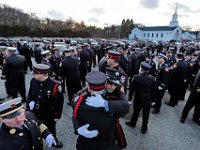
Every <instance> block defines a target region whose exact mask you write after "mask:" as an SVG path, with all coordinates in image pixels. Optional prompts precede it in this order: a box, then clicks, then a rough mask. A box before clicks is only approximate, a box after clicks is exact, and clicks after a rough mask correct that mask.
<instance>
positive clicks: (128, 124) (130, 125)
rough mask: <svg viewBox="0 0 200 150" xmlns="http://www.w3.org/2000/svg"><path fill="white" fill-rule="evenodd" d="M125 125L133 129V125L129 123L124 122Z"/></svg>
mask: <svg viewBox="0 0 200 150" xmlns="http://www.w3.org/2000/svg"><path fill="white" fill-rule="evenodd" d="M125 124H126V125H127V126H129V127H132V128H135V125H133V124H132V123H131V122H125Z"/></svg>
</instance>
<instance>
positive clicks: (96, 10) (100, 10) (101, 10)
mask: <svg viewBox="0 0 200 150" xmlns="http://www.w3.org/2000/svg"><path fill="white" fill-rule="evenodd" d="M89 13H92V14H94V15H102V14H103V13H105V9H104V8H92V9H90V10H89Z"/></svg>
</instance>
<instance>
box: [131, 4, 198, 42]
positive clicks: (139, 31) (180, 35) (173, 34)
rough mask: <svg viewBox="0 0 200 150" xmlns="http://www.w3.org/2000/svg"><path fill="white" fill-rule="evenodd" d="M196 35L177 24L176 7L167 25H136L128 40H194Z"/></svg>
mask: <svg viewBox="0 0 200 150" xmlns="http://www.w3.org/2000/svg"><path fill="white" fill-rule="evenodd" d="M196 38H197V37H196V35H195V34H193V33H192V32H191V33H190V32H184V31H183V30H182V29H181V27H180V26H179V25H178V15H177V7H176V9H175V12H174V14H173V16H172V20H171V21H170V24H169V26H149V27H140V28H139V27H136V28H134V29H133V30H132V31H131V34H129V39H130V40H136V39H137V40H145V41H171V40H175V41H180V40H195V39H196Z"/></svg>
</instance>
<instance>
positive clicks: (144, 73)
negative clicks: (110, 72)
mask: <svg viewBox="0 0 200 150" xmlns="http://www.w3.org/2000/svg"><path fill="white" fill-rule="evenodd" d="M150 69H151V66H150V65H149V64H148V63H146V62H141V66H140V74H139V75H135V76H134V77H133V79H132V82H131V84H130V92H129V100H131V99H132V96H133V94H134V92H135V98H134V105H133V107H134V113H133V116H132V117H131V120H130V122H126V124H127V125H128V126H131V127H135V125H136V123H137V120H138V116H139V114H140V111H141V109H142V110H143V122H142V133H143V134H145V133H146V132H147V128H148V127H147V126H148V120H149V112H150V108H151V103H152V102H154V101H155V93H156V81H155V78H154V77H152V76H150V75H148V73H149V70H150Z"/></svg>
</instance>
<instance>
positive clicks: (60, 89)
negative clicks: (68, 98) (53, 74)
mask: <svg viewBox="0 0 200 150" xmlns="http://www.w3.org/2000/svg"><path fill="white" fill-rule="evenodd" d="M58 92H60V93H61V92H62V87H61V85H59V86H58Z"/></svg>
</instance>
